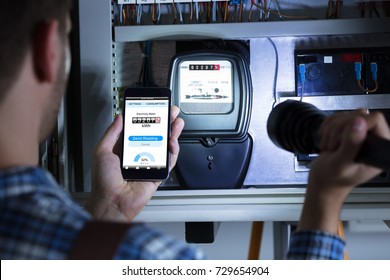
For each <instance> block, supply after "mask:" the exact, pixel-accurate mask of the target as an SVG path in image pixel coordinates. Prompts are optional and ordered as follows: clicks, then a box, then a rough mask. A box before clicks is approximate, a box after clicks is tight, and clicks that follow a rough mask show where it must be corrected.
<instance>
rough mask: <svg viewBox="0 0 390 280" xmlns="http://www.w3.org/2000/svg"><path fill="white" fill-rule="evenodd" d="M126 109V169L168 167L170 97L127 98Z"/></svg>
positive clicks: (124, 156) (124, 147)
mask: <svg viewBox="0 0 390 280" xmlns="http://www.w3.org/2000/svg"><path fill="white" fill-rule="evenodd" d="M125 106H126V109H125V110H126V112H125V118H126V119H125V129H124V136H125V137H124V141H125V142H124V145H123V168H124V169H161V168H166V167H167V166H166V164H167V149H168V146H167V145H168V143H167V142H168V141H167V137H168V121H169V120H168V110H169V100H168V98H165V99H164V98H153V99H150V98H148V99H140V98H137V99H134V98H126V100H125Z"/></svg>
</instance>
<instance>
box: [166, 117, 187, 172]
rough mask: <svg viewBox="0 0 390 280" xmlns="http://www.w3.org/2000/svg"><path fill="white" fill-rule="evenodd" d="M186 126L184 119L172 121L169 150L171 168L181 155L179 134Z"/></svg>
mask: <svg viewBox="0 0 390 280" xmlns="http://www.w3.org/2000/svg"><path fill="white" fill-rule="evenodd" d="M183 128H184V120H183V119H181V118H177V119H175V120H174V121H173V123H172V132H171V137H170V139H169V151H170V166H169V168H170V170H172V169H173V167H175V165H176V162H177V158H178V156H179V151H180V146H179V136H180V134H181V132H182V131H183Z"/></svg>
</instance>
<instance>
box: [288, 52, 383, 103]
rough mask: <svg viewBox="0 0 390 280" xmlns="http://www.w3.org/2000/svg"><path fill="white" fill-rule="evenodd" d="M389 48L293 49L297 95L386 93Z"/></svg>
mask: <svg viewBox="0 0 390 280" xmlns="http://www.w3.org/2000/svg"><path fill="white" fill-rule="evenodd" d="M389 72H390V48H383V49H375V48H372V49H335V50H332V49H330V50H297V51H295V77H296V78H295V79H296V92H297V95H298V96H318V95H324V96H326V95H330V96H332V95H355V94H356V95H359V94H360V95H361V94H387V93H390V84H389V83H388V82H387V81H386V80H387V79H388V77H389V74H390V73H389Z"/></svg>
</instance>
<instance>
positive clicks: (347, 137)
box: [337, 116, 368, 162]
mask: <svg viewBox="0 0 390 280" xmlns="http://www.w3.org/2000/svg"><path fill="white" fill-rule="evenodd" d="M367 128H368V127H367V122H366V120H365V119H364V118H363V117H361V116H355V117H354V118H353V119H352V120H351V121H350V122H349V123H348V124H347V126H346V127H345V129H344V131H343V132H342V138H341V141H340V146H339V147H338V151H337V153H338V157H339V158H340V159H342V160H343V161H345V162H353V161H354V160H355V158H356V156H357V154H358V153H359V151H360V149H361V146H362V144H363V142H364V140H365V138H366V134H367Z"/></svg>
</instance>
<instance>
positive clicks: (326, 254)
mask: <svg viewBox="0 0 390 280" xmlns="http://www.w3.org/2000/svg"><path fill="white" fill-rule="evenodd" d="M344 247H345V242H344V241H343V240H342V239H340V238H339V237H338V236H337V235H333V234H328V233H325V232H321V231H298V232H295V233H293V234H292V236H291V240H290V248H289V250H288V252H287V259H290V260H309V259H310V260H342V259H344Z"/></svg>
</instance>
